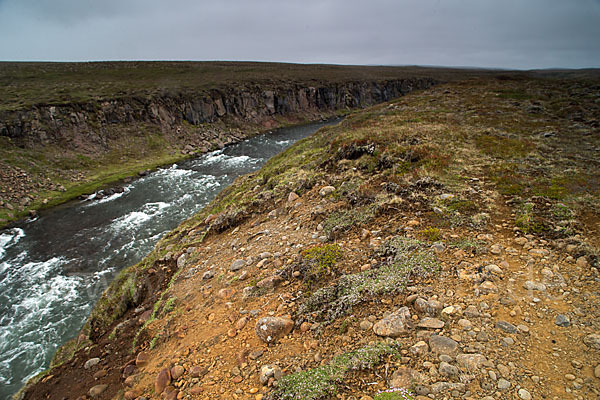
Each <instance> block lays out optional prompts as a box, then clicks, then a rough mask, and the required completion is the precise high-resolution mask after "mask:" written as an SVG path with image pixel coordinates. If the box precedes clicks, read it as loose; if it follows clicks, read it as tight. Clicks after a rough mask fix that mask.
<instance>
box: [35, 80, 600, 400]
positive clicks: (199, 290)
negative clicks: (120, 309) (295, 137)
mask: <svg viewBox="0 0 600 400" xmlns="http://www.w3.org/2000/svg"><path fill="white" fill-rule="evenodd" d="M599 88H600V86H599V85H598V83H597V82H587V81H575V80H556V79H551V80H545V79H523V80H517V81H515V80H506V79H504V78H502V77H499V78H498V79H495V80H471V81H467V82H463V83H459V84H448V85H445V86H439V87H436V88H434V89H432V90H429V91H426V92H422V93H416V94H412V95H409V96H407V97H405V98H403V99H400V100H398V101H395V102H392V103H390V104H385V105H382V106H378V107H375V108H373V109H370V110H368V111H366V112H363V113H361V114H357V115H354V116H351V117H349V118H347V119H346V121H344V123H343V124H342V125H341V126H339V127H336V128H330V129H326V130H325V131H322V132H321V133H320V134H317V135H316V136H315V137H313V138H311V139H309V140H307V141H304V142H301V143H300V144H299V145H298V146H296V147H295V148H294V149H291V150H290V151H288V152H287V153H285V154H284V155H282V156H281V157H279V158H277V159H275V160H273V161H272V162H270V163H269V164H267V166H266V167H265V169H264V170H263V171H261V172H259V173H257V174H254V175H251V176H248V177H245V178H243V179H240V180H238V181H237V182H236V184H234V187H233V188H231V189H230V190H228V191H226V192H225V193H224V194H223V195H221V196H220V197H219V198H218V199H216V200H215V202H213V203H212V204H211V205H210V206H209V207H208V208H207V209H206V210H205V211H204V212H203V213H201V214H200V215H198V216H196V217H195V218H193V219H191V220H190V221H188V222H186V223H184V224H183V225H182V226H181V227H180V228H178V231H177V234H173V235H170V236H169V237H168V238H166V239H165V240H163V241H162V242H161V243H159V245H158V246H157V250H156V255H155V258H154V259H152V260H150V261H149V262H148V265H149V268H148V269H146V270H145V271H144V274H147V275H148V276H156V275H160V274H163V273H164V272H165V271H167V270H172V272H174V275H173V278H172V279H171V280H170V282H169V283H168V284H166V283H165V282H166V281H164V282H163V281H160V280H159V281H160V282H163V283H162V284H159V283H156V282H158V281H157V280H156V279H155V280H154V281H153V282H155V283H154V287H153V289H154V290H152V288H150V290H148V292H153V293H152V294H149V295H147V296H146V297H145V298H144V299H142V300H140V301H138V302H137V304H136V305H134V306H131V307H130V308H129V309H128V310H127V311H126V312H125V313H124V316H123V317H122V318H121V319H120V320H118V321H115V322H113V323H112V324H111V325H110V327H109V328H107V329H104V331H101V332H100V333H97V332H96V333H97V336H98V337H95V338H93V339H94V340H93V342H94V344H92V345H90V346H88V347H86V348H84V349H82V350H81V351H80V352H79V353H77V355H76V357H75V358H74V359H73V360H71V361H70V362H68V363H65V364H63V365H62V366H61V367H59V369H57V370H54V371H51V372H50V375H47V376H46V377H44V378H43V379H42V380H41V382H40V383H38V384H37V385H34V386H33V387H32V388H30V389H29V390H28V391H27V392H26V393H25V398H51V399H55V398H56V399H62V398H82V399H83V398H107V399H109V398H122V397H124V398H126V399H141V398H147V399H159V398H166V399H196V398H197V399H215V398H222V399H231V398H234V399H262V398H264V399H317V398H340V399H348V400H350V399H362V400H368V399H377V400H379V399H404V398H408V399H410V398H412V399H450V398H463V399H486V400H488V399H596V398H600V318H599V316H600V310H599V306H598V305H599V304H600V302H599V296H600V293H599V290H598V288H599V281H600V275H599V272H598V268H599V265H598V246H599V245H600V243H599V239H600V237H599V235H598V221H599V219H598V217H599V215H600V213H599V210H600V208H599V204H600V203H599V201H598V195H599V192H598V188H599V180H598V178H599V177H600V176H599V170H598V163H597V154H598V150H599V149H600V147H599V146H600V132H599V130H598V128H599V127H598V120H597V116H598V115H600V114H598V108H600V92H599ZM146 289H147V288H146ZM134 297H135V296H134ZM134 303H135V302H134ZM102 332H104V333H102ZM69 374H71V375H69ZM69 376H77V377H80V378H77V379H78V380H77V381H76V380H70V379H69V378H68V377H69ZM57 381H58V382H57ZM74 382H75V383H74ZM400 389H406V390H407V391H404V392H403V391H400ZM385 391H388V392H385ZM409 391H410V392H409Z"/></svg>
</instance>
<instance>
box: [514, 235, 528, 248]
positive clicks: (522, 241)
mask: <svg viewBox="0 0 600 400" xmlns="http://www.w3.org/2000/svg"><path fill="white" fill-rule="evenodd" d="M527 242H528V240H527V238H524V237H518V238H516V239H515V243H516V244H518V245H519V246H525V244H527Z"/></svg>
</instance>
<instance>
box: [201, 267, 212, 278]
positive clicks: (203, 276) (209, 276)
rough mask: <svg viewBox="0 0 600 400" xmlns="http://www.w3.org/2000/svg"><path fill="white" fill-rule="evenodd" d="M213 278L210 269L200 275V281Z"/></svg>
mask: <svg viewBox="0 0 600 400" xmlns="http://www.w3.org/2000/svg"><path fill="white" fill-rule="evenodd" d="M213 276H215V273H214V272H213V271H212V270H211V269H209V270H208V271H205V272H204V273H203V274H202V279H205V280H206V279H212V277H213Z"/></svg>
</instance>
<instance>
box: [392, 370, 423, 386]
mask: <svg viewBox="0 0 600 400" xmlns="http://www.w3.org/2000/svg"><path fill="white" fill-rule="evenodd" d="M421 381H423V377H422V375H421V374H420V373H418V372H417V371H415V370H414V369H411V368H406V367H400V368H398V369H397V370H396V371H395V372H394V373H393V374H392V378H391V380H390V386H391V387H393V388H407V387H411V386H412V385H414V384H415V383H418V382H421Z"/></svg>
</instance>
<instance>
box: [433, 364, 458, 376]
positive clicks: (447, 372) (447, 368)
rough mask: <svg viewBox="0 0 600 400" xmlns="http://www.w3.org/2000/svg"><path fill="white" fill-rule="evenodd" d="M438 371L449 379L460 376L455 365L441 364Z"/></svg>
mask: <svg viewBox="0 0 600 400" xmlns="http://www.w3.org/2000/svg"><path fill="white" fill-rule="evenodd" d="M438 371H439V372H440V375H443V376H447V377H453V376H457V375H458V374H459V370H458V368H457V367H455V366H454V365H450V364H448V363H447V362H441V363H440V367H439V369H438Z"/></svg>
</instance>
